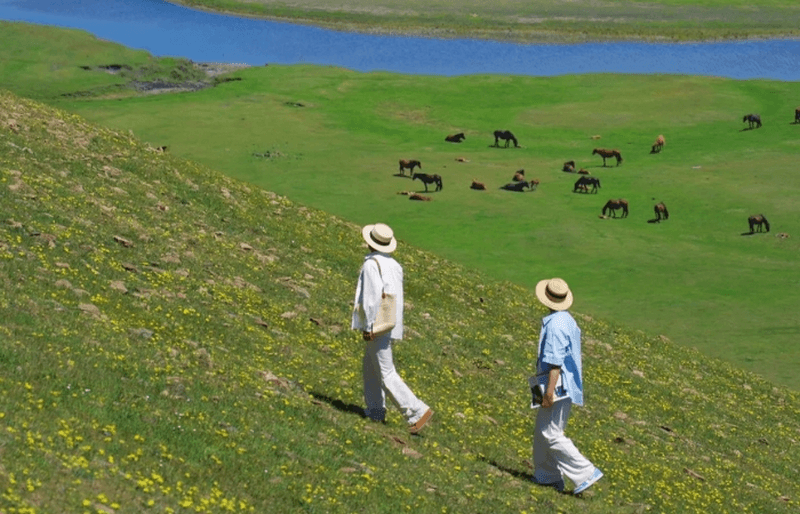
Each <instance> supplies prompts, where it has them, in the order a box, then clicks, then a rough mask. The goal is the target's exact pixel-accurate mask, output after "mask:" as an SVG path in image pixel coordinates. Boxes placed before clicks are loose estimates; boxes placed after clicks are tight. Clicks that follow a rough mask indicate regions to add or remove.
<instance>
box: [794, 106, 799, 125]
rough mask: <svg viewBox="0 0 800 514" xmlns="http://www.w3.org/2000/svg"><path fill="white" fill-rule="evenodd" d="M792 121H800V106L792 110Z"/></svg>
mask: <svg viewBox="0 0 800 514" xmlns="http://www.w3.org/2000/svg"><path fill="white" fill-rule="evenodd" d="M794 122H795V123H800V107H798V108H797V109H795V110H794Z"/></svg>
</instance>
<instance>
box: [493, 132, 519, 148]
mask: <svg viewBox="0 0 800 514" xmlns="http://www.w3.org/2000/svg"><path fill="white" fill-rule="evenodd" d="M501 139H504V140H505V142H506V146H505V147H506V148H508V144H509V143H510V142H511V141H513V142H514V148H519V144H517V138H516V137H514V134H512V133H511V131H510V130H495V131H494V146H500V144H499V143H500V140H501Z"/></svg>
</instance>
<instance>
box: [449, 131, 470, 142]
mask: <svg viewBox="0 0 800 514" xmlns="http://www.w3.org/2000/svg"><path fill="white" fill-rule="evenodd" d="M466 138H467V136H465V135H464V133H463V132H459V133H458V134H450V135H449V136H447V137H446V138H444V140H445V141H447V142H448V143H460V142H461V141H463V140H465V139H466Z"/></svg>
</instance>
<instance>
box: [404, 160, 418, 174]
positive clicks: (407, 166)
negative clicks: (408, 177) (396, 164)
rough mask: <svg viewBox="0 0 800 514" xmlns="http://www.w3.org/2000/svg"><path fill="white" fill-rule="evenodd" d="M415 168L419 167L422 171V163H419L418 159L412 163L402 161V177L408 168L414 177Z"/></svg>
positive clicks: (411, 161)
mask: <svg viewBox="0 0 800 514" xmlns="http://www.w3.org/2000/svg"><path fill="white" fill-rule="evenodd" d="M414 167H419V169H422V163H421V162H419V161H418V160H416V159H412V160H410V161H409V160H406V159H400V174H401V175H403V170H404V169H406V168H408V169H409V170H410V173H411V174H412V175H413V174H414Z"/></svg>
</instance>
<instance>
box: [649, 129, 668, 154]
mask: <svg viewBox="0 0 800 514" xmlns="http://www.w3.org/2000/svg"><path fill="white" fill-rule="evenodd" d="M665 144H667V142H666V141H665V140H664V136H662V135H660V134H659V136H658V137H657V138H656V142H655V143H653V147H652V148H651V149H650V153H658V152H660V151H661V149H662V148H664V145H665Z"/></svg>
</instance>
